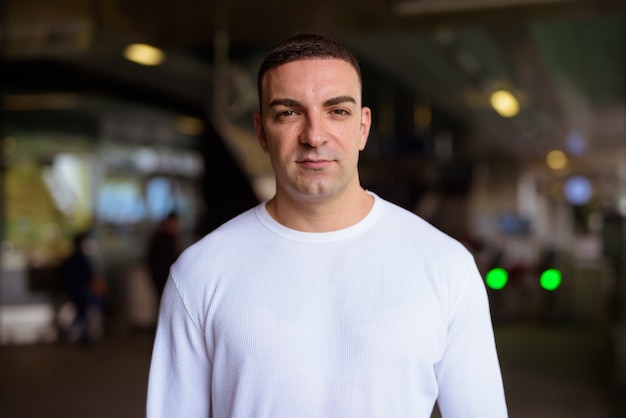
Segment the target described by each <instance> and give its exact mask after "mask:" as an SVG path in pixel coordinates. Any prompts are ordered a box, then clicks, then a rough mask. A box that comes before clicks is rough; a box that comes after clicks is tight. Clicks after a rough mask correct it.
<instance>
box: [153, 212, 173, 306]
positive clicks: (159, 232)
mask: <svg viewBox="0 0 626 418" xmlns="http://www.w3.org/2000/svg"><path fill="white" fill-rule="evenodd" d="M179 233H180V220H179V218H178V214H177V213H176V212H170V213H169V214H168V215H167V216H166V217H165V219H163V220H162V221H161V222H160V223H159V225H158V227H157V229H156V230H155V231H154V233H153V234H152V236H151V237H150V241H149V243H148V251H147V253H148V254H147V257H146V259H147V260H146V263H147V266H148V270H149V273H150V278H151V279H152V282H153V284H154V287H155V289H156V292H157V296H158V299H159V300H160V299H161V295H162V294H163V289H164V288H165V282H166V281H167V276H168V275H169V271H170V267H171V266H172V264H174V262H175V261H176V259H177V258H178V256H179V255H180V246H179V237H178V235H179Z"/></svg>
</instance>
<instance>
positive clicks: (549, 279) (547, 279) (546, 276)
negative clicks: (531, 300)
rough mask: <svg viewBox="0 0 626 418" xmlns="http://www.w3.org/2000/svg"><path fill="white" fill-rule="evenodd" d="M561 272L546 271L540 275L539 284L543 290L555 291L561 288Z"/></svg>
mask: <svg viewBox="0 0 626 418" xmlns="http://www.w3.org/2000/svg"><path fill="white" fill-rule="evenodd" d="M561 280H562V277H561V272H560V271H559V270H557V269H547V270H545V271H544V272H543V273H541V277H540V279H539V283H540V284H541V287H543V288H544V289H545V290H550V291H552V290H556V289H557V288H558V287H559V286H561Z"/></svg>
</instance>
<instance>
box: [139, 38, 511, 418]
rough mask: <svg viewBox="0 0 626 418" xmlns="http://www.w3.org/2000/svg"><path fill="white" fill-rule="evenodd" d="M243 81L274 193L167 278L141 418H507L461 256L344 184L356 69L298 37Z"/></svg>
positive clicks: (351, 151)
mask: <svg viewBox="0 0 626 418" xmlns="http://www.w3.org/2000/svg"><path fill="white" fill-rule="evenodd" d="M258 82H259V84H258V87H259V99H260V112H259V113H257V114H256V115H255V116H254V125H255V128H256V134H257V137H258V139H259V142H260V144H261V147H262V148H263V149H264V150H265V151H266V152H267V153H268V155H269V157H270V159H271V162H272V166H273V169H274V171H275V176H276V194H275V196H274V197H273V198H272V199H271V200H269V201H268V202H264V203H263V204H261V205H259V206H257V207H255V208H253V209H251V210H249V211H247V212H245V213H243V214H241V215H239V216H238V217H236V218H234V219H233V220H231V221H229V222H227V223H226V224H224V225H222V226H221V227H220V228H218V229H217V230H215V231H214V232H212V233H210V234H208V235H207V236H206V237H205V238H203V239H202V240H200V241H199V242H198V243H196V244H195V245H193V246H191V247H190V248H189V249H188V250H186V251H185V252H184V254H183V255H182V256H181V258H180V259H179V260H178V261H177V262H176V264H175V265H174V266H173V268H172V272H171V274H170V277H169V279H168V283H167V286H166V289H165V293H164V297H163V302H162V305H161V310H160V318H159V326H158V331H157V335H156V340H155V345H154V352H153V359H152V365H151V370H150V382H149V389H148V402H147V404H148V405H147V406H148V408H147V411H148V418H161V417H168V418H171V417H185V418H195V417H203V418H206V417H209V416H212V417H214V418H234V417H238V418H239V417H246V418H249V417H272V418H295V417H298V418H301V417H311V418H329V417H342V418H357V417H358V418H364V417H376V418H378V417H381V418H382V417H385V418H398V417H415V418H428V417H430V416H431V412H432V410H433V407H434V404H435V402H438V405H439V408H440V410H441V413H442V415H443V417H480V418H489V417H498V418H501V417H505V416H507V411H506V405H505V400H504V394H503V388H502V381H501V376H500V368H499V365H498V359H497V355H496V350H495V344H494V338H493V331H492V326H491V321H490V317H489V308H488V303H487V298H486V292H485V288H484V285H483V281H482V279H481V277H480V275H479V273H478V271H477V269H476V266H475V263H474V260H473V258H472V256H471V255H470V254H469V252H467V251H466V250H465V248H464V247H463V246H462V245H461V244H460V243H458V242H456V241H454V240H453V239H451V238H450V237H448V236H446V235H445V234H443V233H442V232H439V231H438V230H436V229H435V228H433V227H432V226H430V225H429V224H427V223H426V222H425V221H423V220H422V219H420V218H418V217H417V216H416V215H414V214H412V213H410V212H408V211H405V210H404V209H401V208H400V207H398V206H395V205H393V204H391V203H389V202H387V201H384V200H383V199H381V198H380V197H378V196H376V195H375V194H373V193H371V192H368V191H366V190H364V189H363V188H362V187H361V185H360V182H359V176H358V170H357V162H358V156H359V152H360V151H361V150H363V148H364V147H365V144H366V142H367V137H368V133H369V129H370V125H371V112H370V109H368V108H367V107H362V106H361V77H360V70H359V66H358V63H357V61H356V59H355V58H354V57H353V55H352V54H351V53H350V52H349V51H348V50H346V49H345V48H344V47H343V46H341V45H340V44H338V43H336V42H335V41H333V40H332V39H329V38H327V37H325V36H321V35H299V36H295V37H293V38H290V39H287V40H286V41H284V42H283V43H281V44H280V45H278V46H277V47H276V48H275V49H274V50H273V51H271V52H270V53H269V54H268V55H267V57H266V58H265V60H264V61H263V63H262V65H261V68H260V70H259V75H258Z"/></svg>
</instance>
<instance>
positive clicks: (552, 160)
mask: <svg viewBox="0 0 626 418" xmlns="http://www.w3.org/2000/svg"><path fill="white" fill-rule="evenodd" d="M546 164H548V167H550V168H551V169H553V170H561V169H563V168H565V166H566V165H567V156H566V155H565V153H564V152H563V151H560V150H554V151H550V152H549V153H548V155H547V156H546Z"/></svg>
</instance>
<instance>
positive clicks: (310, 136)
mask: <svg viewBox="0 0 626 418" xmlns="http://www.w3.org/2000/svg"><path fill="white" fill-rule="evenodd" d="M299 139H300V143H302V144H305V145H309V146H311V147H319V146H320V145H323V144H324V143H325V142H326V141H327V136H326V130H325V128H324V122H323V119H322V118H321V117H319V116H315V115H308V116H307V117H306V119H305V122H304V127H303V129H302V132H301V133H300V138H299Z"/></svg>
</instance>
